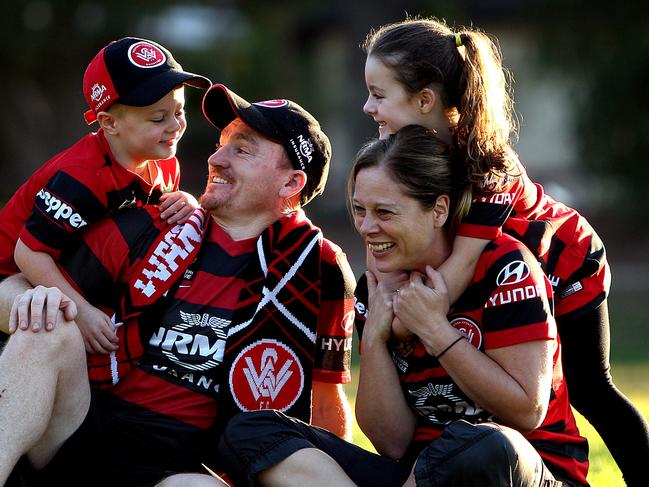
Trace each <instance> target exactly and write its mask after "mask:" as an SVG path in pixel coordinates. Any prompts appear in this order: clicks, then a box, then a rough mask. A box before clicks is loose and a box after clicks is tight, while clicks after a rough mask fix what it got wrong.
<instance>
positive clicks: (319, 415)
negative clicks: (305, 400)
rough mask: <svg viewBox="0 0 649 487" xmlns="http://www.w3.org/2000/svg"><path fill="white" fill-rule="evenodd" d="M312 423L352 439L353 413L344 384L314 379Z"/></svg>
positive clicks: (348, 439)
mask: <svg viewBox="0 0 649 487" xmlns="http://www.w3.org/2000/svg"><path fill="white" fill-rule="evenodd" d="M311 423H312V424H314V425H315V426H320V427H321V428H324V429H326V430H328V431H331V432H332V433H334V434H335V435H338V436H339V437H340V438H342V439H344V440H347V441H351V440H352V415H351V408H350V406H349V402H348V401H347V396H346V395H345V391H344V389H343V386H342V384H329V383H326V382H317V381H313V411H312V417H311Z"/></svg>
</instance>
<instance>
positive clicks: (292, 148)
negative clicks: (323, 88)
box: [203, 84, 331, 206]
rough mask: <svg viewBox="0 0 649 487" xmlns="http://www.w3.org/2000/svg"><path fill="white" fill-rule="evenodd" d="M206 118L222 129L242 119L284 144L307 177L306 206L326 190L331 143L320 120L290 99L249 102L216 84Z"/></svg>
mask: <svg viewBox="0 0 649 487" xmlns="http://www.w3.org/2000/svg"><path fill="white" fill-rule="evenodd" d="M203 113H204V114H205V117H206V118H207V119H208V120H209V121H210V122H211V123H212V124H213V125H214V126H215V127H216V128H218V129H219V130H223V129H224V128H225V127H227V126H228V125H229V124H230V123H231V122H232V121H233V120H234V119H235V118H237V117H239V118H240V119H241V120H242V121H243V122H244V123H245V124H246V125H248V126H250V127H251V128H253V129H255V130H256V131H257V132H259V133H260V134H262V135H264V136H266V137H268V138H269V139H270V140H272V141H274V142H277V143H278V144H281V145H282V146H283V147H284V149H285V150H286V152H287V154H288V157H289V159H290V160H291V163H292V164H293V167H294V168H295V169H300V170H302V171H304V173H305V174H306V176H307V181H306V185H305V186H304V189H303V190H302V194H301V203H302V206H304V205H305V204H307V203H308V202H309V201H311V200H312V199H313V198H314V197H315V196H317V195H319V194H321V193H322V192H323V191H324V187H325V184H326V183H327V175H328V174H329V162H330V160H331V144H330V142H329V138H328V137H327V136H326V135H325V133H324V132H323V131H322V129H321V128H320V124H319V123H318V121H317V120H316V119H315V118H314V117H313V116H312V115H311V114H310V113H309V112H307V111H306V110H305V109H304V108H302V107H301V106H300V105H298V104H297V103H294V102H292V101H290V100H267V101H260V102H255V103H249V102H247V101H246V100H244V99H243V98H241V97H240V96H239V95H237V94H236V93H234V92H232V91H230V90H229V89H228V88H226V87H225V86H223V85H219V84H217V85H214V86H212V88H210V89H209V90H208V91H207V93H205V97H204V98H203Z"/></svg>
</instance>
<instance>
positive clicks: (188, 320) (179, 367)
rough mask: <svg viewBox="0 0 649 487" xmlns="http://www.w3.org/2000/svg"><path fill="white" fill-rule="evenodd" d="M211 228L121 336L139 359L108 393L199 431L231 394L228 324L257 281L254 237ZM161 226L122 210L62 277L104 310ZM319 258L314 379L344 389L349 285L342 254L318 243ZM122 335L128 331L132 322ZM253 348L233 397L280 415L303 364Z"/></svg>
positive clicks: (98, 229) (281, 352) (69, 258)
mask: <svg viewBox="0 0 649 487" xmlns="http://www.w3.org/2000/svg"><path fill="white" fill-rule="evenodd" d="M211 223H212V224H211V225H209V226H208V229H207V232H206V235H205V238H204V240H203V242H202V244H201V247H200V251H199V253H198V256H197V257H196V260H195V261H194V263H193V264H192V265H190V266H189V267H188V268H187V269H186V270H185V272H184V275H183V276H182V278H181V279H180V280H179V281H178V283H177V284H176V285H174V286H173V287H171V289H170V291H169V292H168V293H167V294H166V296H164V297H163V298H161V299H160V301H159V302H158V303H156V304H154V305H151V306H148V307H147V310H146V311H145V313H144V314H142V315H141V316H139V317H138V324H139V326H138V327H135V328H137V329H138V331H139V334H137V335H129V336H127V337H125V338H124V340H139V341H140V342H141V345H142V354H141V358H140V359H139V361H138V363H137V365H136V367H135V368H134V369H133V370H132V371H131V372H129V373H128V374H127V375H126V376H124V377H121V378H120V381H119V383H118V384H117V385H116V386H115V387H114V388H113V389H112V390H111V392H112V394H114V395H115V396H117V397H119V398H121V399H123V400H126V401H128V402H130V403H133V404H137V405H138V406H139V407H140V408H142V410H143V411H146V414H148V415H152V416H151V417H155V416H156V415H163V416H164V417H166V418H173V419H174V421H175V423H174V424H175V425H176V426H175V427H176V428H178V427H179V425H182V424H186V425H188V426H187V427H188V431H189V430H191V429H192V428H198V429H199V430H205V429H207V428H209V427H210V426H211V425H212V424H213V423H214V422H215V420H216V419H217V412H218V411H217V409H218V407H217V406H218V402H219V401H218V400H219V391H220V390H222V388H223V387H229V386H228V380H229V378H228V377H226V375H227V371H225V370H223V367H221V365H222V363H223V361H224V352H225V351H226V349H227V348H228V346H229V342H228V338H229V337H230V336H232V335H233V333H234V330H233V329H234V328H236V327H235V323H233V317H235V316H237V314H236V313H237V311H238V310H239V309H242V308H245V307H247V306H249V305H250V304H251V303H248V302H241V300H240V296H241V291H242V289H243V288H244V287H245V286H246V284H247V280H249V279H252V278H256V274H255V275H254V276H253V275H252V274H251V272H250V269H251V266H249V263H250V262H251V260H252V259H253V256H255V255H256V254H255V252H256V249H255V247H256V244H257V240H258V239H256V238H255V239H250V240H243V241H233V240H232V239H230V237H229V236H228V235H227V234H226V233H225V232H224V231H223V230H222V228H221V227H220V226H218V225H217V224H214V223H213V222H211ZM168 228H169V227H168V226H166V225H165V224H164V223H163V222H162V220H160V218H159V212H158V211H157V210H156V209H155V208H151V207H142V208H134V209H129V210H126V211H123V212H119V213H118V214H116V215H114V216H113V218H111V219H107V220H104V221H102V222H99V223H98V224H96V225H95V226H94V227H93V228H92V229H90V231H88V232H87V233H85V234H84V235H83V242H81V244H80V245H78V246H76V248H75V249H74V250H72V251H70V252H69V253H67V251H64V253H63V255H62V259H61V264H62V270H63V272H64V275H66V276H67V277H68V278H69V279H70V280H71V281H72V282H73V283H74V284H75V285H76V286H77V287H78V289H79V290H80V291H81V292H82V293H84V294H85V295H86V297H87V298H88V299H89V301H90V302H91V303H92V304H96V305H99V306H101V307H102V308H103V309H104V310H105V311H107V312H111V310H114V309H116V308H118V307H119V306H120V305H119V303H121V302H122V300H123V297H124V295H125V294H126V293H127V290H126V289H125V288H124V283H126V282H129V281H130V277H131V275H132V273H133V272H135V271H136V269H139V266H138V264H139V262H140V261H141V260H142V259H143V258H144V256H145V255H147V253H148V251H149V249H150V248H151V246H152V245H154V242H156V241H158V240H157V239H158V237H159V235H160V234H161V232H162V231H164V230H166V229H168ZM160 245H164V242H160ZM320 259H321V262H320V264H321V272H320V276H321V281H320V282H318V283H316V285H318V286H320V288H321V292H320V297H321V299H320V301H321V307H320V311H319V312H318V313H319V314H318V322H317V337H316V340H315V344H312V347H313V350H314V352H313V354H314V356H315V361H314V367H315V370H314V372H313V375H312V377H313V379H314V380H318V381H322V382H329V383H345V382H348V381H349V380H350V379H351V376H350V370H349V366H350V354H351V333H352V324H353V287H354V279H353V275H352V274H351V270H350V268H349V265H348V264H347V261H346V258H345V256H344V254H343V253H342V251H341V250H340V249H339V248H338V247H337V246H335V245H334V244H332V243H331V242H329V241H326V240H324V241H323V245H322V251H321V252H320ZM138 272H139V271H138ZM253 308H254V307H253ZM128 328H129V329H133V328H134V327H131V326H130V323H129V326H128ZM123 345H124V346H126V345H127V344H125V343H123ZM258 345H260V343H259V342H258V341H257V342H254V343H250V344H249V347H248V348H247V349H246V350H245V352H246V353H243V354H242V355H241V360H240V361H241V364H240V365H241V367H239V368H238V369H236V370H240V371H241V376H240V377H239V378H238V379H237V380H236V381H235V382H234V384H233V389H235V390H234V391H233V395H234V396H235V399H237V400H239V401H241V402H242V403H244V404H242V406H244V407H247V408H252V407H255V408H260V407H275V406H277V408H278V409H280V407H279V405H280V404H284V405H285V404H289V403H290V401H291V399H292V398H293V397H294V396H295V395H297V394H298V393H299V392H300V391H301V387H302V386H303V384H302V383H301V382H300V377H302V378H303V377H304V376H303V375H300V370H299V367H300V364H299V363H296V357H295V354H294V353H293V352H292V351H291V350H290V348H289V347H287V346H285V345H282V344H279V343H278V341H277V340H275V341H274V342H273V343H272V344H270V345H272V346H258ZM262 345H268V344H267V343H263V344H262ZM255 347H258V348H259V350H257V348H255ZM310 376H311V375H309V377H310ZM141 419H142V420H143V421H145V422H146V418H141ZM134 420H135V419H134Z"/></svg>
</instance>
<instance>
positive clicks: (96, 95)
mask: <svg viewBox="0 0 649 487" xmlns="http://www.w3.org/2000/svg"><path fill="white" fill-rule="evenodd" d="M105 91H106V86H104V85H101V86H99V83H95V84H94V85H92V91H91V93H90V99H91V100H92V101H99V100H100V99H101V96H102V95H103V94H104V92H105Z"/></svg>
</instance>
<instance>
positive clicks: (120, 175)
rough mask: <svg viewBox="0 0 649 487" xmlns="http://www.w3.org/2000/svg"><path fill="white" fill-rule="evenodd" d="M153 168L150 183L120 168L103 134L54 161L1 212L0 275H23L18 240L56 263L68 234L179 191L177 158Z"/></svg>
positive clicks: (155, 163) (92, 136)
mask: <svg viewBox="0 0 649 487" xmlns="http://www.w3.org/2000/svg"><path fill="white" fill-rule="evenodd" d="M149 169H150V171H151V174H150V180H151V181H152V184H149V183H148V182H147V181H145V180H144V179H142V178H141V177H140V176H138V175H136V174H135V173H133V172H131V171H128V170H127V169H125V168H124V167H122V166H121V165H120V164H118V163H117V162H116V161H115V159H114V158H113V156H112V154H111V151H110V148H109V146H108V143H107V142H106V139H105V137H104V135H103V132H102V131H101V130H99V131H98V132H97V133H91V134H88V135H87V136H85V137H83V138H82V139H81V140H80V141H78V142H77V143H76V144H74V145H73V146H72V147H70V148H68V149H66V150H65V151H63V152H61V153H60V154H58V155H56V156H54V157H53V158H52V159H50V160H49V161H48V162H47V163H45V164H44V165H43V166H42V167H41V168H39V169H38V170H37V171H36V172H35V173H34V174H33V176H32V177H30V178H29V179H28V180H27V182H25V184H23V185H22V186H21V187H20V188H19V189H18V191H17V192H16V194H14V196H13V197H12V198H11V199H10V200H9V201H8V202H7V204H6V205H5V206H4V208H3V209H2V211H1V212H0V223H1V224H0V275H10V274H14V273H16V272H19V270H18V267H17V266H16V264H15V262H14V260H13V254H14V248H15V246H16V242H17V240H18V238H20V239H21V240H22V241H23V242H24V243H25V244H26V245H27V246H28V247H29V248H31V249H32V250H34V251H39V252H46V253H48V254H50V255H52V256H53V257H54V258H55V259H57V258H58V256H59V253H60V250H61V248H62V247H63V246H64V244H65V243H66V240H67V238H68V236H69V235H70V234H72V233H74V232H76V231H78V230H80V229H82V228H84V227H86V225H91V224H93V223H95V222H97V221H99V220H100V219H101V218H103V217H105V216H106V215H107V214H109V213H110V212H111V211H113V210H117V209H119V208H124V207H127V206H133V205H136V204H138V203H139V204H143V203H147V202H148V203H150V204H155V203H157V202H158V198H159V196H160V195H161V194H162V193H166V192H170V191H176V190H177V189H178V184H179V182H180V169H179V165H178V160H177V159H176V158H175V157H174V158H170V159H166V160H159V161H152V163H151V164H150V166H149Z"/></svg>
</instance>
